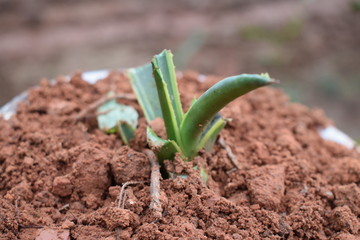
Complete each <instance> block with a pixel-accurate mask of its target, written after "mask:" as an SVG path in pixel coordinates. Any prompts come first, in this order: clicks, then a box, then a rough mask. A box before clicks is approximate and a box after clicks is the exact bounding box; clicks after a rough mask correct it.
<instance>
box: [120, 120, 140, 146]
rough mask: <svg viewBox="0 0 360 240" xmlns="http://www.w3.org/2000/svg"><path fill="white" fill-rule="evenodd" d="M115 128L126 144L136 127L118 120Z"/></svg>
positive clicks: (132, 137)
mask: <svg viewBox="0 0 360 240" xmlns="http://www.w3.org/2000/svg"><path fill="white" fill-rule="evenodd" d="M117 130H118V132H119V134H120V137H121V140H122V141H123V143H125V144H126V145H128V144H129V142H130V140H131V139H134V138H135V131H136V128H134V127H133V126H132V125H130V124H129V123H128V122H124V121H120V122H119V124H118V125H117Z"/></svg>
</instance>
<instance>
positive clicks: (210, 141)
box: [196, 114, 226, 152]
mask: <svg viewBox="0 0 360 240" xmlns="http://www.w3.org/2000/svg"><path fill="white" fill-rule="evenodd" d="M217 115H218V116H217ZM217 115H215V117H214V119H213V120H212V121H211V123H210V124H209V125H208V129H206V130H205V131H204V133H203V135H202V136H201V138H200V142H199V144H198V145H197V149H196V151H197V152H198V151H200V150H201V149H202V148H205V150H206V151H207V152H211V150H212V148H213V146H214V144H215V141H216V138H217V136H218V135H219V133H220V131H221V130H222V129H223V128H224V127H225V125H226V120H225V119H223V118H221V116H220V114H217Z"/></svg>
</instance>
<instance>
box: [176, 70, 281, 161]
mask: <svg viewBox="0 0 360 240" xmlns="http://www.w3.org/2000/svg"><path fill="white" fill-rule="evenodd" d="M274 82H275V81H274V80H272V79H271V78H270V77H269V76H268V75H267V74H262V75H256V74H242V75H238V76H233V77H228V78H225V79H224V80H222V81H220V82H218V83H217V84H215V85H214V86H212V87H211V88H210V89H208V90H207V91H206V92H205V93H204V94H203V95H202V96H201V97H200V98H199V99H198V100H197V101H195V102H194V104H193V105H191V107H190V109H189V111H188V112H187V113H186V114H185V117H184V119H183V121H182V124H181V128H180V133H181V140H182V150H183V152H184V154H185V156H187V157H193V156H195V155H196V154H197V145H198V143H199V140H200V139H199V138H200V136H201V133H202V132H203V130H204V129H205V127H206V126H207V124H208V123H209V122H210V120H211V119H212V117H214V115H215V114H216V113H217V112H219V111H220V110H221V109H222V108H223V107H224V106H225V105H227V104H228V103H230V102H231V101H233V100H234V99H236V98H238V97H240V96H241V95H243V94H245V93H247V92H250V91H251V90H254V89H256V88H258V87H261V86H265V85H268V84H271V83H274Z"/></svg>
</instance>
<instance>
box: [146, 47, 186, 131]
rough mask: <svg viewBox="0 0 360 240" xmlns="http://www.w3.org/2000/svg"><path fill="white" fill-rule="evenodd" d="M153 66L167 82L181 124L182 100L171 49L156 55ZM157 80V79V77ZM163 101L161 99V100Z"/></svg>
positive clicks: (177, 119)
mask: <svg viewBox="0 0 360 240" xmlns="http://www.w3.org/2000/svg"><path fill="white" fill-rule="evenodd" d="M152 64H153V68H154V67H155V68H156V69H158V70H159V72H160V76H161V77H162V79H163V81H164V82H165V83H166V87H167V91H168V93H169V96H170V97H171V98H170V103H171V106H172V108H173V109H174V114H175V117H176V123H177V125H178V126H180V124H181V121H182V119H183V115H184V113H183V110H182V106H181V101H180V94H179V90H178V86H177V81H176V72H175V65H174V62H173V54H172V53H171V51H169V50H164V51H162V52H161V53H160V54H158V55H155V57H154V58H153V60H152ZM155 80H156V79H155ZM160 101H161V100H160Z"/></svg>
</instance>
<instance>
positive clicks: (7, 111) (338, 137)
mask: <svg viewBox="0 0 360 240" xmlns="http://www.w3.org/2000/svg"><path fill="white" fill-rule="evenodd" d="M108 75H109V71H108V70H96V71H89V72H84V73H82V78H83V79H84V80H85V81H86V82H88V83H90V84H94V83H96V82H97V81H99V80H101V79H103V78H105V77H107V76H108ZM201 76H203V75H201ZM203 77H204V76H203ZM199 80H200V81H204V79H203V78H201V79H199ZM26 98H27V92H26V91H25V92H23V93H21V94H20V95H18V96H16V97H14V98H13V99H12V100H11V101H9V102H8V103H7V104H5V105H3V106H2V107H1V108H0V116H1V117H3V118H4V119H5V120H8V119H10V117H11V116H12V115H13V114H15V113H16V108H17V105H18V104H19V103H20V102H23V101H26ZM319 135H320V136H321V137H322V138H323V139H325V140H328V141H332V142H336V143H338V144H341V145H343V146H345V147H347V148H349V149H353V148H355V147H356V142H355V141H354V140H353V139H351V138H350V137H349V136H348V135H346V134H345V133H344V132H342V131H341V130H339V129H338V128H336V127H334V126H327V127H325V128H321V129H319Z"/></svg>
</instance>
